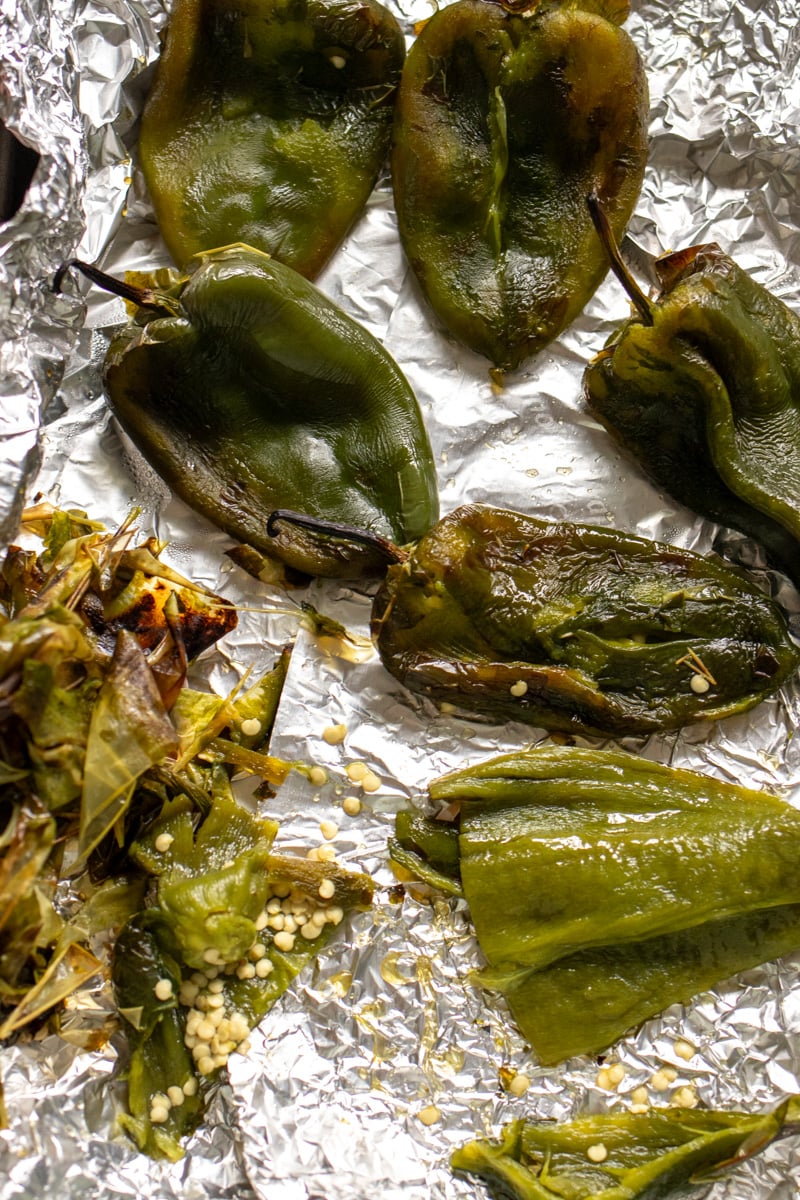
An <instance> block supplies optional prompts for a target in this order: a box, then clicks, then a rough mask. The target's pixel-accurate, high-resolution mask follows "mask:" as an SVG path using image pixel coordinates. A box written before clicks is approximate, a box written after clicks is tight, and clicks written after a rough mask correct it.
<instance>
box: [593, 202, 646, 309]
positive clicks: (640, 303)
mask: <svg viewBox="0 0 800 1200" xmlns="http://www.w3.org/2000/svg"><path fill="white" fill-rule="evenodd" d="M586 204H587V206H588V209H589V216H590V217H591V218H592V224H593V225H594V227H595V229H596V230H597V235H598V237H599V238H600V241H601V242H602V243H603V247H604V249H605V252H606V254H607V255H608V260H609V263H610V264H611V270H612V271H613V272H614V274H615V275H616V277H617V279H618V280H619V281H620V283H621V284H622V286H623V288H624V289H625V291H626V292H627V294H628V296H629V297H630V300H631V303H632V304H633V306H634V308H635V309H636V311H637V312H638V313H639V316H640V317H641V318H642V321H643V322H644V324H645V325H652V324H653V306H652V305H651V303H650V301H649V300H648V299H647V296H645V294H644V292H643V291H642V289H641V288H640V287H639V285H638V283H637V282H636V280H635V279H634V278H633V276H632V275H631V273H630V271H629V270H628V268H627V267H626V266H625V263H624V262H623V260H622V255H621V254H620V252H619V246H618V245H617V239H616V238H615V237H614V231H613V229H612V228H611V222H610V221H609V219H608V217H607V216H606V214H605V212H604V211H603V207H602V205H601V203H600V199H599V197H598V195H597V192H592V193H591V194H590V195H588V196H587V197H586Z"/></svg>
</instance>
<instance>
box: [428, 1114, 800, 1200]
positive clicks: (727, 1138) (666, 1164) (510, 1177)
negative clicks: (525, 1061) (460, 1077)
mask: <svg viewBox="0 0 800 1200" xmlns="http://www.w3.org/2000/svg"><path fill="white" fill-rule="evenodd" d="M797 1113H798V1102H797V1098H796V1097H795V1098H792V1099H790V1100H786V1101H784V1102H783V1103H782V1104H780V1105H779V1106H778V1107H777V1108H776V1109H775V1110H774V1111H773V1112H771V1113H757V1114H750V1113H743V1112H722V1111H701V1110H697V1111H693V1112H687V1111H686V1110H685V1109H680V1108H660V1109H651V1110H650V1111H649V1112H646V1113H630V1112H615V1113H585V1114H583V1115H581V1116H579V1117H576V1118H575V1119H574V1120H572V1121H565V1122H556V1121H522V1120H520V1121H512V1122H511V1123H510V1124H508V1125H506V1126H505V1127H504V1128H503V1130H502V1132H501V1137H500V1140H499V1142H491V1141H484V1140H480V1141H474V1142H468V1143H467V1145H465V1146H461V1147H460V1148H459V1149H458V1150H456V1151H455V1152H454V1153H453V1155H452V1156H451V1159H450V1163H451V1166H452V1167H453V1169H454V1170H456V1171H466V1172H469V1173H471V1174H475V1175H479V1176H481V1177H482V1178H483V1179H485V1180H486V1181H487V1183H488V1184H489V1186H490V1189H491V1190H492V1191H493V1193H494V1194H496V1195H501V1196H503V1197H506V1198H507V1200H564V1198H565V1197H568V1198H569V1200H669V1197H673V1198H674V1200H690V1198H696V1200H700V1197H701V1196H705V1195H706V1194H707V1192H708V1188H709V1186H710V1185H711V1183H712V1182H713V1180H714V1179H716V1178H717V1177H718V1175H719V1173H720V1172H722V1171H723V1170H724V1169H725V1168H730V1167H732V1166H733V1165H735V1164H736V1163H740V1162H742V1161H744V1160H745V1159H747V1158H750V1157H751V1156H752V1155H753V1154H757V1153H758V1152H759V1151H761V1150H763V1149H764V1148H765V1147H766V1146H768V1145H769V1143H770V1142H771V1141H772V1140H773V1139H774V1138H776V1137H777V1136H778V1134H779V1133H780V1131H781V1129H782V1128H783V1126H784V1124H785V1123H788V1122H793V1121H796V1120H797ZM596 1146H603V1147H604V1149H605V1151H606V1155H607V1156H606V1158H605V1159H604V1160H603V1162H601V1163H594V1162H592V1161H591V1159H590V1158H589V1157H588V1154H587V1152H588V1151H589V1150H590V1149H591V1148H592V1147H596ZM495 1188H496V1191H495Z"/></svg>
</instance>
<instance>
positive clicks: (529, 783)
mask: <svg viewBox="0 0 800 1200" xmlns="http://www.w3.org/2000/svg"><path fill="white" fill-rule="evenodd" d="M429 792H430V798H431V800H432V801H433V802H434V803H435V804H436V805H439V806H443V807H444V808H445V809H446V811H447V812H448V813H450V814H452V813H453V811H456V812H458V814H459V815H458V823H457V826H456V828H457V838H458V865H457V867H454V865H453V863H452V853H451V852H450V851H447V852H443V850H442V844H443V843H442V834H439V835H438V836H436V837H432V838H431V839H430V841H429V838H428V836H427V834H426V830H425V827H424V824H421V823H420V822H419V821H417V822H413V823H408V822H398V826H397V834H398V839H397V844H395V845H393V846H392V857H393V858H394V859H395V861H397V862H399V863H400V864H401V865H402V866H403V867H405V868H406V869H410V870H411V871H412V872H413V873H414V874H416V875H418V876H419V877H420V878H423V879H424V880H425V881H426V882H429V883H433V884H435V883H436V882H437V879H436V876H437V874H440V875H441V876H442V878H443V880H444V882H445V885H446V887H447V890H449V891H451V892H452V891H453V890H454V888H453V886H452V884H453V882H454V880H455V881H456V882H459V883H460V890H461V892H462V893H463V895H464V896H465V897H466V900H467V902H468V903H469V907H470V914H471V917H472V921H473V924H474V926H475V932H476V934H477V937H478V942H479V945H480V948H481V950H482V952H483V954H484V956H485V958H486V960H487V964H488V965H487V966H486V967H485V968H484V969H483V970H481V971H480V972H479V973H477V974H476V976H475V979H476V982H479V983H481V984H483V985H484V986H486V987H488V988H491V989H495V990H498V991H501V992H502V993H503V995H504V996H505V997H506V999H507V1001H508V1003H509V1005H510V1007H511V1011H512V1013H513V1015H514V1018H515V1020H516V1022H517V1024H518V1026H519V1028H520V1030H521V1031H522V1033H523V1035H524V1036H525V1037H526V1038H527V1039H528V1040H529V1041H530V1042H531V1043H532V1045H533V1047H534V1049H535V1051H536V1053H537V1054H538V1056H539V1058H540V1060H541V1061H542V1062H543V1063H556V1062H561V1061H562V1060H563V1059H566V1058H569V1057H571V1056H572V1055H576V1054H590V1053H591V1054H595V1053H599V1052H600V1051H602V1050H605V1049H606V1048H607V1047H608V1046H610V1045H611V1044H613V1042H615V1041H616V1040H617V1039H618V1038H619V1037H621V1036H622V1035H623V1034H624V1033H626V1032H627V1031H628V1030H630V1029H631V1028H633V1027H635V1026H636V1025H638V1024H639V1023H641V1022H642V1021H643V1020H645V1019H646V1018H647V1017H650V1016H653V1015H655V1014H656V1013H658V1012H660V1011H661V1010H662V1009H664V1008H666V1007H667V1006H668V1005H670V1004H674V1003H679V1002H685V1001H687V1000H689V999H690V998H691V997H692V996H694V995H696V994H697V993H698V992H700V991H703V990H705V989H707V988H709V987H712V986H713V985H714V984H715V983H717V982H719V981H720V980H722V979H726V978H728V977H729V976H731V975H733V974H735V973H736V972H737V971H741V970H744V969H746V968H749V967H754V966H756V965H757V964H758V963H761V962H765V961H767V960H769V959H772V958H777V957H779V956H780V955H782V954H786V953H788V952H789V951H792V950H795V949H796V948H797V947H798V946H800V812H798V810H797V809H795V808H794V807H792V805H790V804H788V803H786V801H784V800H781V799H779V798H778V797H776V796H772V795H769V794H767V793H764V792H756V791H752V790H750V789H747V788H743V787H738V786H734V785H732V784H725V783H721V782H718V781H717V780H715V779H711V778H706V777H705V776H702V775H697V774H695V773H693V772H690V771H683V770H676V769H674V768H671V767H665V766H662V765H660V764H658V763H652V762H648V761H646V760H645V759H640V758H636V757H634V756H632V755H629V754H624V753H621V752H619V751H608V750H606V751H602V750H587V749H577V748H569V747H557V746H539V747H537V748H535V749H532V750H526V751H520V752H518V753H516V754H508V755H501V756H499V757H497V758H493V759H489V760H488V761H486V762H483V763H479V764H478V765H477V766H474V767H469V768H467V769H465V770H462V771H457V772H454V773H453V774H450V775H446V776H444V777H443V778H441V779H438V780H436V781H435V782H434V783H432V784H431V785H430V788H429ZM432 824H436V823H432ZM438 824H440V825H441V822H438ZM445 828H447V826H445ZM451 828H452V826H451ZM451 836H452V835H451ZM429 844H430V847H431V852H430V854H429V853H428V846H429ZM398 849H399V851H400V853H397V850H398ZM416 863H419V869H417V867H416Z"/></svg>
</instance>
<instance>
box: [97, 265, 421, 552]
mask: <svg viewBox="0 0 800 1200" xmlns="http://www.w3.org/2000/svg"><path fill="white" fill-rule="evenodd" d="M73 265H77V266H78V267H79V269H81V270H82V271H83V272H84V273H85V274H88V275H90V277H91V278H93V279H95V280H96V281H97V282H99V283H100V284H101V286H105V287H109V288H110V289H112V290H116V291H118V292H120V293H121V294H124V295H126V296H127V297H128V298H129V299H130V300H132V301H133V303H134V304H136V305H137V311H136V317H135V319H134V320H133V321H132V322H131V323H130V325H129V326H128V327H127V328H125V329H124V330H123V331H122V332H121V333H120V334H118V335H117V337H116V338H115V339H114V341H113V342H112V343H111V346H110V348H109V351H108V355H107V357H106V364H105V385H106V392H107V395H108V399H109V402H110V404H111V407H112V409H113V410H114V413H115V415H116V417H117V418H118V420H119V422H120V424H121V425H122V427H123V428H124V430H125V431H126V433H127V434H128V435H129V436H130V437H131V439H132V440H133V441H134V442H135V444H136V446H137V447H138V448H139V450H140V451H141V452H142V454H143V455H144V457H145V458H146V459H147V461H148V462H149V463H150V464H151V466H152V467H154V469H155V470H156V471H157V472H158V474H159V475H160V476H161V478H162V479H164V480H165V481H166V482H167V483H168V484H169V486H170V487H171V488H172V489H173V491H175V492H176V494H177V495H178V496H180V497H181V499H182V500H184V501H185V502H186V503H187V504H188V505H189V506H190V507H191V508H193V509H195V511H197V512H199V513H202V514H203V516H205V517H208V519H209V520H210V521H212V522H213V523H214V524H215V525H217V526H219V528H220V529H223V530H224V531H225V532H226V533H228V534H230V535H231V536H232V537H234V538H236V539H237V540H238V541H240V542H243V543H246V544H247V545H250V546H254V547H255V548H256V549H257V550H261V551H263V552H264V553H266V554H270V555H271V556H272V557H274V558H278V559H281V560H282V561H283V562H285V563H287V564H288V565H289V566H292V567H294V568H296V569H297V570H300V571H304V572H307V573H308V574H310V575H334V576H336V575H344V576H353V575H357V574H359V573H361V572H362V571H369V570H374V569H376V568H377V567H378V566H382V564H383V563H384V561H385V560H384V558H383V557H382V556H377V557H376V555H375V553H374V551H370V550H369V549H366V548H365V547H364V545H363V544H356V543H354V542H352V541H350V540H348V538H347V537H344V538H340V539H338V540H337V541H333V540H329V542H328V543H327V544H326V545H325V546H322V545H321V544H318V545H316V546H315V545H312V544H311V543H310V542H308V541H307V539H305V538H304V537H303V535H302V533H301V532H294V533H292V534H289V533H286V532H284V533H283V534H281V536H279V537H278V538H271V537H269V536H268V535H267V529H266V526H267V520H268V517H269V515H270V513H271V512H272V511H273V510H275V509H276V508H282V507H287V508H294V509H299V510H301V511H303V512H310V513H315V514H319V515H320V516H326V517H331V518H335V519H336V520H338V521H341V522H344V523H348V524H353V525H358V526H361V527H362V528H367V529H370V530H371V531H373V532H374V533H377V534H382V535H385V536H388V537H390V538H392V539H394V540H395V541H398V542H401V543H402V542H406V541H409V540H411V539H413V538H416V537H419V536H420V535H421V534H422V533H424V532H425V531H426V530H427V529H428V528H430V526H431V524H432V523H433V522H434V521H435V520H436V517H437V515H438V497H437V492H436V471H435V467H434V464H433V457H432V454H431V449H430V444H429V442H428V435H427V433H426V431H425V426H424V424H423V421H422V416H421V414H420V411H419V407H418V405H417V401H416V398H415V396H414V394H413V392H412V391H411V388H410V387H409V385H408V383H407V381H406V379H405V378H404V376H403V375H402V373H401V371H400V369H399V367H398V366H397V365H396V363H395V362H394V361H393V359H392V358H391V357H390V356H389V354H388V353H387V352H386V351H385V350H384V349H383V347H382V346H381V344H380V343H379V342H378V341H376V339H375V338H373V337H372V336H371V335H370V334H369V333H367V332H366V330H365V329H363V328H362V327H361V326H360V325H358V324H357V323H356V322H355V321H353V320H352V319H351V318H350V317H348V316H347V314H346V313H344V312H343V311H342V310H341V309H340V308H338V307H337V306H336V305H335V304H333V302H332V301H331V300H329V299H328V298H327V296H325V295H324V293H322V292H321V291H319V290H318V289H317V288H316V287H314V285H313V284H312V283H309V282H308V281H307V280H306V279H304V278H303V277H302V276H301V275H298V274H297V272H296V271H293V270H291V269H290V268H289V267H285V266H283V265H282V264H281V263H279V262H276V261H275V260H274V259H271V258H270V257H269V256H268V255H266V254H263V253H262V252H261V251H259V250H254V249H252V248H251V247H249V246H240V245H237V246H225V247H222V248H221V249H218V250H212V251H209V253H207V254H201V255H198V256H197V257H196V258H195V260H194V262H193V264H192V270H191V273H190V274H189V275H188V276H187V277H185V278H181V279H178V280H177V282H176V283H175V285H174V287H173V288H172V289H167V290H161V291H156V290H153V289H147V288H140V287H133V286H130V285H125V284H116V283H115V282H114V281H113V280H109V279H108V277H107V276H103V275H101V274H100V273H99V272H97V271H95V269H94V268H92V267H88V266H87V265H86V264H81V263H78V264H73Z"/></svg>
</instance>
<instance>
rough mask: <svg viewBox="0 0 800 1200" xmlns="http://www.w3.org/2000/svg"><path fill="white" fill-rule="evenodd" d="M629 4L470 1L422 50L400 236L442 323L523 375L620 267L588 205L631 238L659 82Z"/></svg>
mask: <svg viewBox="0 0 800 1200" xmlns="http://www.w3.org/2000/svg"><path fill="white" fill-rule="evenodd" d="M627 7H628V6H627V3H625V2H624V0H621V2H618V0H615V2H609V0H586V2H585V3H580V2H574V0H555V2H550V3H544V2H543V0H529V2H527V3H525V2H524V0H523V2H522V3H512V2H510V0H509V2H508V3H503V2H502V0H501V2H500V3H495V2H494V0H458V2H457V3H455V4H451V5H448V6H447V7H445V8H442V9H440V10H439V11H438V12H437V13H436V14H435V15H434V16H433V17H432V18H431V19H430V21H428V23H427V24H426V25H425V26H424V28H423V29H422V32H421V33H420V34H419V36H418V37H417V40H416V42H415V43H414V44H413V46H412V47H411V50H410V51H409V55H408V58H407V60H406V65H405V67H404V70H403V78H402V82H401V86H400V91H399V95H398V101H397V111H396V115H395V134H394V137H395V145H394V150H393V157H392V174H393V180H394V194H395V203H396V207H397V215H398V221H399V228H400V234H401V237H402V240H403V244H404V246H405V249H406V253H407V255H408V258H409V261H410V263H411V266H412V268H413V270H414V272H415V274H416V276H417V279H418V280H419V283H420V285H421V287H422V291H423V292H424V293H425V295H426V297H427V299H428V300H429V302H430V304H431V306H432V308H433V309H434V311H435V312H436V314H437V316H438V317H439V318H440V319H441V321H442V322H443V323H444V325H445V326H446V327H447V328H448V329H449V330H450V331H451V332H452V333H453V334H454V335H455V336H456V337H457V338H458V339H459V340H460V341H462V342H464V343H465V344H466V345H467V346H469V347H470V348H471V349H473V350H476V351H478V352H479V353H480V354H483V355H485V356H486V357H487V358H489V359H491V361H492V362H493V363H494V364H495V365H496V366H498V367H505V368H513V367H516V366H518V365H519V363H520V362H522V361H523V359H525V358H526V357H528V356H529V355H531V354H535V353H536V352H537V351H539V350H541V349H542V347H543V346H545V345H547V343H548V342H550V341H551V340H552V339H553V338H555V337H557V336H558V334H559V333H560V332H561V331H562V330H563V329H565V328H566V326H567V325H569V324H570V322H571V321H572V320H573V319H574V318H575V317H576V316H577V315H578V313H579V312H580V311H581V309H582V308H583V307H584V305H585V304H586V302H587V301H588V300H589V298H590V297H591V296H592V294H593V292H594V291H595V289H596V288H597V286H598V284H599V283H600V281H601V280H602V278H603V276H604V275H605V273H606V271H607V269H608V260H607V258H606V256H605V254H604V252H603V250H602V247H601V246H600V245H599V244H598V242H597V238H596V236H595V233H594V230H593V228H592V224H591V221H590V219H589V215H588V213H587V212H586V202H585V201H586V196H587V194H588V193H589V192H591V191H597V192H598V193H599V194H600V196H601V198H602V201H603V203H604V204H605V206H606V208H607V211H608V213H609V216H610V219H611V222H612V224H613V226H614V229H615V231H616V233H617V235H618V236H620V235H621V234H622V232H623V231H624V229H625V226H626V224H627V222H628V219H629V217H630V215H631V212H632V210H633V207H634V204H635V203H636V199H637V196H638V194H639V189H640V187H641V183H642V177H643V174H644V167H645V158H646V151H647V115H648V98H647V84H646V81H645V77H644V71H643V67H642V63H641V61H640V59H639V55H638V53H637V51H636V48H635V46H634V45H633V43H632V42H631V40H630V38H629V37H628V35H627V34H626V33H625V32H624V31H623V30H622V29H620V27H619V26H620V24H621V22H622V21H623V20H624V19H625V16H626V15H627Z"/></svg>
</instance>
